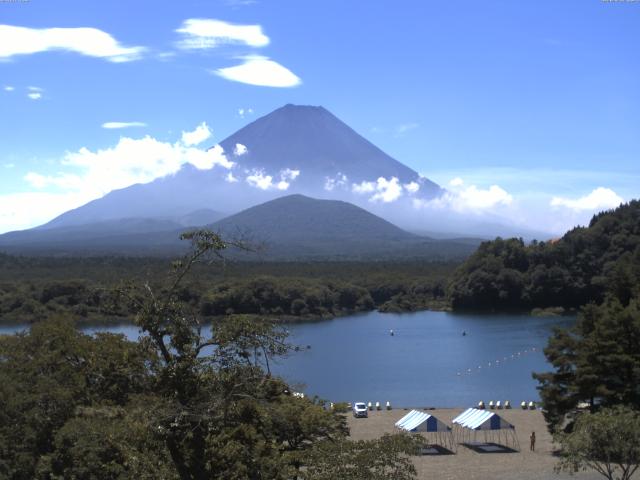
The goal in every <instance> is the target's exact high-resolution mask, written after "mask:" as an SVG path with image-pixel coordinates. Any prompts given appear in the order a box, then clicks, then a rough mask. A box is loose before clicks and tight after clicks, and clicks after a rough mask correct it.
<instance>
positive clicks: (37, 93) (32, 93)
mask: <svg viewBox="0 0 640 480" xmlns="http://www.w3.org/2000/svg"><path fill="white" fill-rule="evenodd" d="M42 92H44V89H42V88H40V87H27V97H29V98H30V99H31V100H40V99H41V98H42Z"/></svg>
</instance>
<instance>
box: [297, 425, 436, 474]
mask: <svg viewBox="0 0 640 480" xmlns="http://www.w3.org/2000/svg"><path fill="white" fill-rule="evenodd" d="M423 443H424V439H422V437H420V436H417V435H415V436H414V435H410V434H396V435H389V434H385V435H383V436H382V437H381V438H380V439H378V440H359V441H357V442H353V441H347V440H343V441H338V442H331V441H324V442H320V443H318V444H317V445H315V446H314V447H313V449H312V450H311V452H310V456H309V463H308V465H307V468H306V470H305V471H304V472H302V478H303V479H307V480H335V479H337V478H339V479H341V480H387V479H389V478H393V479H394V480H410V479H413V478H415V475H416V469H415V466H414V465H413V463H412V462H411V459H410V458H409V457H410V455H416V454H417V453H418V451H419V449H420V448H421V446H422V445H423Z"/></svg>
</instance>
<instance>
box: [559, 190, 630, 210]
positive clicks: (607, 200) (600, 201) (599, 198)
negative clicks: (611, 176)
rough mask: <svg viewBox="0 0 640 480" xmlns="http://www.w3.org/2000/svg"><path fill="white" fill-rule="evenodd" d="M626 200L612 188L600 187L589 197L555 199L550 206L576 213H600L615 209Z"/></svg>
mask: <svg viewBox="0 0 640 480" xmlns="http://www.w3.org/2000/svg"><path fill="white" fill-rule="evenodd" d="M621 203H624V199H623V198H622V197H621V196H620V195H618V194H617V193H616V192H614V191H613V190H611V189H610V188H604V187H598V188H596V189H594V190H592V191H591V193H589V194H588V195H584V196H582V197H580V198H576V199H570V198H564V197H553V198H552V199H551V202H550V205H551V206H552V207H565V208H568V209H571V210H574V211H592V212H595V211H598V210H607V209H611V208H615V207H617V206H618V205H620V204H621Z"/></svg>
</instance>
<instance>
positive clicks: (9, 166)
mask: <svg viewBox="0 0 640 480" xmlns="http://www.w3.org/2000/svg"><path fill="white" fill-rule="evenodd" d="M3 166H4V168H16V164H15V163H5V164H4V165H3Z"/></svg>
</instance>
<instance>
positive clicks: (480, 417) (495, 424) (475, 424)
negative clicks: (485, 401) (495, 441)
mask: <svg viewBox="0 0 640 480" xmlns="http://www.w3.org/2000/svg"><path fill="white" fill-rule="evenodd" d="M453 423H454V424H456V425H460V426H461V427H465V428H468V429H470V430H502V429H511V430H513V429H514V426H513V425H511V424H510V423H509V422H507V421H506V420H505V419H504V418H502V417H501V416H500V415H498V414H497V413H496V412H490V411H487V410H479V409H477V408H468V409H467V410H465V411H464V412H462V413H461V414H460V415H458V416H457V417H456V418H454V419H453Z"/></svg>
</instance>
